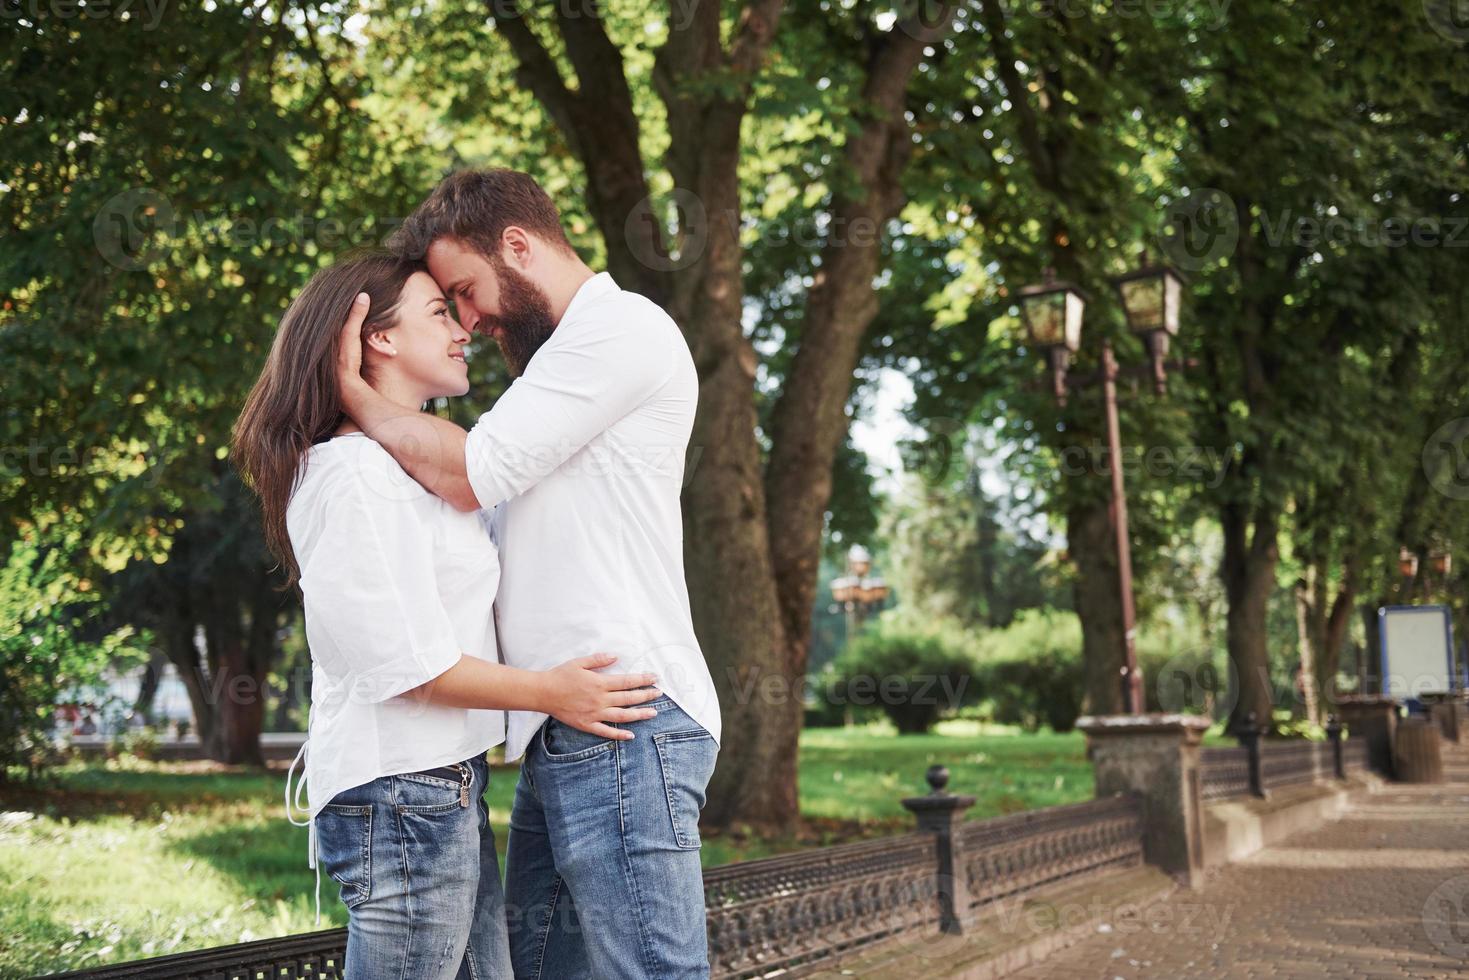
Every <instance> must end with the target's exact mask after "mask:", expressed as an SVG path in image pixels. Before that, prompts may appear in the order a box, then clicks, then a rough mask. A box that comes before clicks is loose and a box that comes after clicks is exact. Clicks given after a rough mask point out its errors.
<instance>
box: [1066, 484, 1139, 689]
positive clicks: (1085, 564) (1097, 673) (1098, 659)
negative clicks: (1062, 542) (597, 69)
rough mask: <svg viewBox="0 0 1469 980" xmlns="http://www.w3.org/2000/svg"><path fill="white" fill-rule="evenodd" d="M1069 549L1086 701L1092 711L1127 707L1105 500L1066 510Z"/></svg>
mask: <svg viewBox="0 0 1469 980" xmlns="http://www.w3.org/2000/svg"><path fill="white" fill-rule="evenodd" d="M1066 547H1067V550H1068V551H1070V553H1071V560H1072V562H1073V563H1074V564H1075V566H1076V583H1075V586H1074V596H1075V603H1076V615H1077V618H1078V619H1080V620H1081V649H1082V658H1083V660H1084V662H1085V665H1086V701H1085V707H1084V708H1083V710H1084V711H1085V712H1086V713H1087V714H1090V715H1116V714H1122V713H1123V712H1125V711H1126V710H1127V702H1126V701H1125V700H1124V698H1123V695H1122V670H1123V667H1124V666H1126V656H1127V655H1126V650H1125V648H1124V637H1123V635H1122V606H1121V603H1120V602H1119V601H1118V598H1117V595H1118V592H1117V590H1118V584H1117V538H1116V534H1115V532H1114V531H1113V528H1112V518H1111V514H1110V508H1109V507H1108V505H1107V503H1106V502H1105V501H1095V502H1092V501H1087V502H1079V503H1077V504H1073V505H1072V506H1071V508H1070V509H1069V510H1068V511H1067V514H1066Z"/></svg>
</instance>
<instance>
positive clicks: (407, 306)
mask: <svg viewBox="0 0 1469 980" xmlns="http://www.w3.org/2000/svg"><path fill="white" fill-rule="evenodd" d="M395 312H396V318H395V320H396V322H394V324H393V325H392V326H391V327H388V328H387V329H386V330H380V331H378V332H376V333H373V334H370V335H369V336H368V337H367V349H368V350H369V351H373V352H376V354H378V355H379V358H378V363H377V365H376V367H377V368H378V369H379V370H381V371H383V372H388V371H391V372H392V373H393V374H394V375H396V379H397V381H398V382H399V384H401V385H402V386H403V387H404V389H405V390H411V391H414V392H417V393H419V394H421V395H422V399H421V400H422V401H428V400H429V399H431V398H442V397H457V396H459V395H463V394H464V393H466V392H467V391H469V367H468V365H467V364H466V363H465V354H464V345H465V344H468V343H469V341H470V335H469V331H467V330H465V329H464V328H463V327H461V326H460V325H459V323H458V321H457V320H455V319H454V314H453V313H452V312H451V311H450V309H449V303H448V300H446V299H445V298H444V293H443V291H442V290H440V289H439V286H438V283H436V282H434V279H433V276H430V275H429V274H428V273H427V272H415V273H414V274H413V275H412V276H410V277H409V278H408V281H407V282H405V283H404V284H403V293H402V296H401V297H400V300H399V303H398V308H397V310H396V311H395Z"/></svg>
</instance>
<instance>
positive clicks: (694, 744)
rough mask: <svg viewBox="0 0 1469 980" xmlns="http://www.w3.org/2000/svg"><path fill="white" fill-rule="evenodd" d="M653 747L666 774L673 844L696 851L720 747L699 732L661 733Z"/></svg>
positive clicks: (665, 782) (712, 739) (665, 785)
mask: <svg viewBox="0 0 1469 980" xmlns="http://www.w3.org/2000/svg"><path fill="white" fill-rule="evenodd" d="M653 747H654V748H655V749H656V750H657V752H658V768H659V769H660V770H661V771H662V774H663V791H664V794H665V795H666V796H667V798H668V819H669V822H670V823H671V824H672V827H673V840H674V843H675V844H677V845H678V846H679V847H681V848H683V849H685V850H696V849H698V847H699V845H700V840H699V812H700V811H701V810H703V809H704V793H705V791H706V790H707V789H708V788H709V777H711V776H713V775H714V762H715V760H716V759H717V758H718V757H719V745H718V743H716V742H715V741H714V736H712V735H710V734H709V733H708V732H706V731H704V730H703V729H702V728H700V729H698V730H696V731H687V732H660V733H659V734H657V735H654V736H653Z"/></svg>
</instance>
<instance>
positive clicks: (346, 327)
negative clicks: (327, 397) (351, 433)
mask: <svg viewBox="0 0 1469 980" xmlns="http://www.w3.org/2000/svg"><path fill="white" fill-rule="evenodd" d="M371 305H372V300H371V299H370V298H369V297H368V295H367V294H366V293H358V294H357V298H356V299H355V300H353V301H352V308H351V310H350V311H349V312H348V313H347V322H346V323H344V324H343V325H342V337H341V343H340V344H338V345H337V390H338V391H339V392H340V393H341V395H342V399H343V401H344V402H346V403H347V414H348V415H351V414H352V409H351V401H350V394H351V391H352V388H353V386H354V385H358V384H366V382H365V381H363V378H362V326H363V324H364V323H366V322H367V310H368V308H369V307H370V306H371Z"/></svg>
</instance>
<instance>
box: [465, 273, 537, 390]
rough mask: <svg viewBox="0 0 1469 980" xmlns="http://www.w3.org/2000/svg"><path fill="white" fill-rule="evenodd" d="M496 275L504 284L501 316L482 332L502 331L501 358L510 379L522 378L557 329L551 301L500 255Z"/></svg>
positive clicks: (483, 323) (487, 323) (484, 321)
mask: <svg viewBox="0 0 1469 980" xmlns="http://www.w3.org/2000/svg"><path fill="white" fill-rule="evenodd" d="M492 264H493V265H494V266H495V274H496V276H498V278H499V280H500V309H501V311H502V312H501V313H500V315H499V316H486V317H484V319H482V320H481V321H480V323H479V329H480V330H481V331H482V332H485V333H488V332H489V331H490V328H492V327H498V328H500V335H499V336H498V337H497V338H495V342H496V343H497V344H499V345H500V354H501V356H503V357H504V358H505V365H506V366H507V367H508V368H509V369H510V376H511V377H512V378H518V377H520V376H521V375H522V374H524V373H525V367H526V365H527V364H529V363H530V359H531V358H532V357H533V356H534V355H535V352H536V351H538V350H540V349H541V345H542V344H544V343H545V342H546V341H547V340H549V339H550V337H551V332H552V331H554V330H555V329H556V321H555V320H554V319H553V318H552V316H551V301H550V299H548V298H547V297H546V294H545V293H544V292H542V291H541V289H540V287H539V286H537V285H536V284H535V283H533V282H531V281H530V280H529V279H527V278H526V277H525V276H523V275H521V274H520V273H518V272H516V271H515V270H514V269H512V268H510V266H509V265H507V264H506V263H505V261H504V260H503V259H501V258H500V257H499V256H498V255H497V256H494V257H493V260H492Z"/></svg>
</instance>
